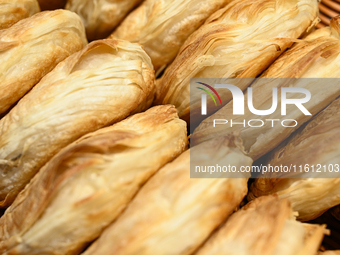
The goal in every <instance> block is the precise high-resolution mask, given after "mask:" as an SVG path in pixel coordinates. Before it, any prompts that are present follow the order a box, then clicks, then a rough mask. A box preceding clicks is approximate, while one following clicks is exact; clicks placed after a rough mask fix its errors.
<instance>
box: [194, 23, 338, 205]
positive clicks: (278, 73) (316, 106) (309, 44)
mask: <svg viewBox="0 0 340 255" xmlns="http://www.w3.org/2000/svg"><path fill="white" fill-rule="evenodd" d="M339 58H340V17H338V18H334V19H333V20H332V21H331V27H327V28H322V29H319V30H316V31H315V32H314V33H312V34H311V35H309V36H308V37H307V38H306V39H305V40H304V41H301V42H299V43H297V44H296V45H295V46H294V47H293V48H292V49H290V50H288V51H287V52H285V53H284V54H283V55H282V56H281V57H280V58H279V59H278V60H277V61H275V63H274V64H272V65H271V66H270V67H269V68H268V69H267V70H266V71H265V72H264V74H263V75H262V76H261V77H260V78H273V77H274V78H275V79H258V80H257V81H255V82H254V83H253V84H252V85H251V87H252V89H253V95H252V98H253V101H254V103H253V104H254V105H255V106H256V109H270V108H271V106H272V104H273V100H272V98H273V92H272V89H273V88H280V87H281V88H282V87H288V86H289V87H298V88H305V89H307V90H308V91H309V92H310V94H311V97H312V100H309V101H308V102H307V103H304V104H303V106H304V107H305V108H306V109H308V111H309V112H310V113H311V114H312V115H315V114H317V113H318V112H319V111H321V110H322V109H323V108H324V107H326V106H327V105H329V104H330V103H331V102H332V101H333V100H335V99H336V98H337V96H339V95H340V86H339V85H340V84H336V83H337V82H338V80H337V79H334V80H332V81H328V82H325V79H324V78H336V77H340V64H339ZM276 78H279V79H276ZM281 78H291V79H281ZM295 78H319V79H309V80H308V82H307V79H305V80H302V79H295ZM278 91H279V90H278ZM316 96H317V99H316ZM244 97H245V98H247V97H248V94H247V93H245V96H244ZM295 98H296V97H295ZM277 101H278V105H280V104H281V97H278V100H277ZM293 107H294V106H292V108H291V109H294V110H287V114H286V115H284V116H282V115H281V111H280V109H277V110H276V111H275V112H274V113H273V114H270V115H262V116H260V115H255V114H253V113H251V112H250V111H249V110H248V107H245V108H246V109H245V114H244V115H234V116H233V101H231V102H229V103H228V104H227V105H226V106H224V107H223V108H221V109H220V110H219V111H218V112H216V113H215V114H213V115H211V116H210V117H208V118H207V119H205V120H204V121H203V122H202V123H201V124H200V125H199V127H198V128H196V130H195V131H194V135H193V136H192V141H193V142H194V143H201V142H203V141H206V140H208V139H211V138H214V137H216V136H220V135H225V134H228V133H232V132H235V131H240V132H241V134H240V135H241V138H242V140H243V141H244V147H245V150H246V152H247V153H248V155H249V156H251V157H252V158H253V159H254V160H255V159H258V158H259V157H261V156H263V155H264V154H266V153H267V152H269V151H271V150H272V149H274V148H275V147H277V146H278V145H279V144H280V143H281V142H282V141H284V140H285V139H286V138H287V137H288V136H289V135H290V134H291V133H292V132H293V131H295V130H296V129H297V128H298V127H299V126H300V125H302V124H303V123H304V122H306V121H308V120H309V119H310V118H311V117H312V116H310V115H305V114H304V113H303V112H302V111H300V110H298V109H297V108H296V107H295V108H293ZM295 109H297V110H295ZM227 116H232V119H233V122H242V121H244V120H247V121H248V120H251V119H260V120H263V121H264V123H265V124H264V125H263V126H262V127H260V128H252V127H249V126H248V125H245V126H242V125H234V126H232V127H231V126H230V125H228V126H226V125H216V127H213V121H214V119H225V118H226V117H227ZM267 119H278V120H282V119H294V120H295V121H297V125H296V127H290V128H286V127H284V126H282V125H281V124H280V122H276V123H277V124H276V125H272V122H270V121H266V120H267ZM287 125H289V123H287ZM293 207H294V206H293Z"/></svg>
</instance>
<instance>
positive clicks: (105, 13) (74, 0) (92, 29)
mask: <svg viewBox="0 0 340 255" xmlns="http://www.w3.org/2000/svg"><path fill="white" fill-rule="evenodd" d="M47 1H48V0H47ZM141 1H142V0H124V1H122V0H96V1H93V0H90V1H83V0H68V1H67V4H66V6H65V8H66V9H68V10H70V11H74V12H75V13H77V14H78V15H79V16H80V17H81V18H82V20H83V23H84V25H85V28H86V34H87V37H88V39H89V40H91V41H92V40H96V39H103V38H106V37H107V36H109V34H110V33H111V32H112V30H113V29H114V28H115V27H116V26H117V25H118V24H119V23H120V22H121V21H122V20H123V18H124V17H125V16H126V15H127V14H128V13H129V12H130V11H131V9H132V8H133V7H134V6H136V5H138V4H139V3H140V2H141ZM118 39H119V38H118ZM122 39H123V38H122Z"/></svg>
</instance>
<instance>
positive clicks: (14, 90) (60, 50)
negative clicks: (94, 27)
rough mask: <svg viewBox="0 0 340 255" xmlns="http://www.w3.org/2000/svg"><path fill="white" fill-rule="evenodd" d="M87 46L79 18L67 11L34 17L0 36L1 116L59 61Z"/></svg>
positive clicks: (45, 13) (44, 13)
mask: <svg viewBox="0 0 340 255" xmlns="http://www.w3.org/2000/svg"><path fill="white" fill-rule="evenodd" d="M86 44H87V41H86V37H85V31H84V27H83V25H82V23H81V20H80V18H79V17H78V16H77V15H76V14H74V13H71V12H69V11H65V10H58V11H52V12H42V13H37V14H35V15H34V16H32V17H30V18H28V19H25V20H22V21H19V22H18V23H16V24H15V25H13V26H12V27H11V28H9V29H7V30H5V31H3V32H2V33H1V34H0V58H1V59H3V61H2V62H1V64H0V73H1V75H0V89H1V94H0V101H1V104H0V113H3V112H5V111H6V110H8V109H9V108H10V107H11V106H12V105H13V104H14V103H15V102H16V101H18V100H19V99H20V98H21V97H22V96H23V95H25V94H26V93H27V92H28V91H29V90H30V89H31V88H32V87H33V86H34V85H35V84H36V83H38V82H39V80H40V79H41V78H42V77H43V76H44V75H46V74H47V73H48V72H50V71H51V70H52V69H53V68H54V67H55V66H56V65H57V64H58V63H59V62H60V61H62V60H64V59H65V58H67V57H68V56H70V55H71V54H73V53H74V52H77V51H79V50H81V49H82V48H83V47H84V46H85V45H86Z"/></svg>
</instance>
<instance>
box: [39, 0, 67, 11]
mask: <svg viewBox="0 0 340 255" xmlns="http://www.w3.org/2000/svg"><path fill="white" fill-rule="evenodd" d="M38 2H39V5H40V8H41V10H42V11H45V10H55V9H62V8H64V7H65V4H66V0H38Z"/></svg>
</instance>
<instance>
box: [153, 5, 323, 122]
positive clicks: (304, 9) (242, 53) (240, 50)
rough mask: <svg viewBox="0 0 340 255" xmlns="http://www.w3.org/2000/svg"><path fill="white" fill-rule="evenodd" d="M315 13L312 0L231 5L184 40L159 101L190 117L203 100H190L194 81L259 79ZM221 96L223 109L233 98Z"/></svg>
mask: <svg viewBox="0 0 340 255" xmlns="http://www.w3.org/2000/svg"><path fill="white" fill-rule="evenodd" d="M317 12H318V8H317V1H314V0H313V1H309V2H308V3H307V2H302V1H301V0H294V1H274V0H270V1H264V0H251V1H249V0H236V1H233V2H231V3H230V4H229V5H227V6H226V7H225V8H223V9H221V10H219V11H217V12H216V13H215V14H213V15H212V16H211V17H210V18H209V19H208V20H207V21H206V23H205V24H204V25H203V26H201V27H200V28H199V29H198V30H197V31H196V32H195V33H193V34H192V35H191V36H190V37H189V38H188V39H187V40H186V42H185V43H184V44H183V46H182V48H181V50H180V52H179V54H178V55H177V57H176V59H175V60H174V62H173V63H172V64H171V65H170V66H169V67H168V68H167V69H166V71H165V73H164V75H163V76H162V78H161V80H160V82H159V87H158V88H157V94H156V101H155V102H156V103H157V104H165V103H171V104H174V105H175V106H176V108H177V110H178V114H179V116H180V118H182V117H183V118H187V115H189V113H190V102H191V103H193V101H194V100H199V99H200V94H197V93H195V91H192V93H194V94H191V96H192V98H191V100H190V87H189V83H190V78H216V77H217V78H255V77H257V76H258V75H259V74H260V73H261V72H262V71H264V70H265V69H266V68H267V66H269V65H270V64H271V63H272V62H273V61H274V60H275V59H276V58H277V57H278V56H279V55H280V54H281V53H282V52H283V51H284V50H285V49H286V48H287V47H289V46H291V44H292V43H293V42H294V41H295V39H296V38H298V37H299V36H301V34H302V33H303V32H304V31H305V30H306V29H307V28H308V27H309V26H311V25H312V24H313V22H314V20H315V19H316V18H317ZM288 13H289V15H288ZM301 17H303V19H302V18H301ZM287 20H289V26H290V27H289V28H288V27H287V25H288V22H287ZM246 86H249V83H248V84H245V85H244V87H242V88H241V89H245V88H246ZM220 91H221V93H222V94H220V96H221V97H222V100H223V102H224V104H225V103H226V102H228V101H230V100H231V93H226V92H224V91H225V90H220ZM220 91H219V92H220ZM196 94H197V95H196ZM197 97H198V98H197ZM208 103H209V104H213V102H212V100H211V102H210V100H208ZM209 106H210V105H208V109H209ZM193 110H194V109H191V113H192V112H193ZM198 117H199V116H197V118H198ZM195 118H196V116H195Z"/></svg>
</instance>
